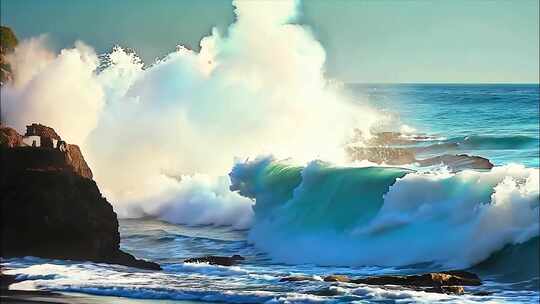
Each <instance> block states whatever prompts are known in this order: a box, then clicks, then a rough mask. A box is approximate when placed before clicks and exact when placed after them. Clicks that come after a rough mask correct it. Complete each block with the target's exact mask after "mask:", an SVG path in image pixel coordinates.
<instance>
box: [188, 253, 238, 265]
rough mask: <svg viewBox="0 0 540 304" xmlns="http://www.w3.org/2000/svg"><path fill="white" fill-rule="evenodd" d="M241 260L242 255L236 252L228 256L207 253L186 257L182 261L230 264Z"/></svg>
mask: <svg viewBox="0 0 540 304" xmlns="http://www.w3.org/2000/svg"><path fill="white" fill-rule="evenodd" d="M243 260H244V257H242V256H240V255H237V254H235V255H233V256H230V257H226V256H214V255H207V256H203V257H197V258H189V259H186V260H184V263H208V264H210V265H221V266H232V265H234V264H237V263H238V262H240V261H243Z"/></svg>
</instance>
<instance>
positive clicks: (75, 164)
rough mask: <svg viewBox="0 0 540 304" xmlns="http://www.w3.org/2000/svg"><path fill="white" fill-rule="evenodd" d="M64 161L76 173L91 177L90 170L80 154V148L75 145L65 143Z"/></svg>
mask: <svg viewBox="0 0 540 304" xmlns="http://www.w3.org/2000/svg"><path fill="white" fill-rule="evenodd" d="M66 163H67V164H68V165H69V166H71V168H73V171H74V172H75V173H76V174H79V175H80V176H82V177H86V178H90V179H92V177H93V175H92V170H90V167H88V164H87V163H86V161H85V160H84V157H83V156H82V152H81V149H79V146H77V145H70V144H68V145H67V154H66Z"/></svg>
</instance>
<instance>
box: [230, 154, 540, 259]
mask: <svg viewBox="0 0 540 304" xmlns="http://www.w3.org/2000/svg"><path fill="white" fill-rule="evenodd" d="M538 176H539V171H538V169H528V168H525V167H523V166H519V165H510V166H504V167H497V168H494V169H493V170H491V171H489V172H475V171H463V172H460V173H457V174H451V173H436V174H435V173H429V174H425V173H424V174H421V173H414V172H411V171H409V170H405V169H398V168H385V167H364V168H350V167H349V168H347V167H336V166H332V165H330V164H325V163H321V162H313V163H311V164H310V165H308V166H307V167H305V168H303V167H295V166H290V165H289V164H282V163H280V162H276V161H275V160H272V159H268V158H266V159H257V160H254V161H252V162H247V163H239V164H237V165H236V166H235V168H234V169H233V171H232V172H231V180H232V182H233V184H232V189H234V190H237V191H238V192H239V193H240V194H242V195H244V196H247V197H252V198H255V199H256V205H255V207H254V210H255V222H254V224H253V227H252V229H251V230H250V234H249V239H250V240H251V241H252V242H253V243H254V244H255V245H256V246H257V247H259V248H260V249H262V250H264V251H267V252H269V253H270V255H271V256H272V257H273V258H274V259H276V260H278V261H282V262H285V263H315V264H319V265H320V264H323V265H382V266H401V265H410V264H415V263H424V262H434V263H436V264H439V265H444V266H446V267H469V266H472V265H474V264H476V263H478V262H480V261H482V260H484V259H486V258H488V257H489V256H490V255H491V254H492V253H494V252H495V251H497V250H499V249H501V248H503V247H504V246H505V245H510V244H520V243H524V242H526V241H527V240H529V239H531V238H533V237H535V236H538V229H539V226H538V225H539V222H538V212H539V204H538V202H539V187H538V185H539V177H538ZM425 189H429V191H425ZM320 248H325V250H324V251H321V250H319V249H320ZM397 251H399V253H397Z"/></svg>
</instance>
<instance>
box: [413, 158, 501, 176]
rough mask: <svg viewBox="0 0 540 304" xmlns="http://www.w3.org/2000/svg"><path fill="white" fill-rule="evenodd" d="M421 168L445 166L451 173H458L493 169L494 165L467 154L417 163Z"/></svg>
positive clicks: (418, 161) (487, 160)
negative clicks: (466, 170) (469, 170)
mask: <svg viewBox="0 0 540 304" xmlns="http://www.w3.org/2000/svg"><path fill="white" fill-rule="evenodd" d="M416 162H417V163H418V164H420V166H422V167H426V166H433V165H437V164H444V165H445V166H447V167H448V168H449V169H450V170H451V171H454V172H457V171H461V170H465V169H480V170H482V169H491V168H493V164H492V163H491V162H490V161H489V159H487V158H483V157H480V156H474V155H473V156H471V155H467V154H458V155H450V154H444V155H439V156H435V157H431V158H427V159H421V160H417V161H416Z"/></svg>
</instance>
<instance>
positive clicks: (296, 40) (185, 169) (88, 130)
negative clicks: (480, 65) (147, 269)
mask: <svg viewBox="0 0 540 304" xmlns="http://www.w3.org/2000/svg"><path fill="white" fill-rule="evenodd" d="M234 6H235V13H236V16H237V20H236V21H235V23H233V24H232V25H231V26H230V28H229V29H228V31H227V32H226V33H220V32H219V31H218V30H216V29H214V30H213V31H212V33H211V35H209V36H207V37H205V38H203V39H202V40H201V43H200V51H193V50H189V49H186V48H185V47H182V46H179V47H178V48H177V50H176V51H175V52H172V53H170V54H168V55H167V56H165V57H164V58H162V59H160V60H158V61H156V62H155V63H153V64H152V65H150V66H144V64H143V63H142V62H141V60H140V59H139V58H138V57H137V56H136V55H135V54H133V53H131V52H127V51H125V50H123V49H122V48H120V47H115V48H114V49H113V50H112V51H111V52H110V53H109V54H105V55H100V56H98V55H97V54H96V53H95V52H94V50H93V49H92V48H91V47H89V46H87V45H85V44H84V43H82V42H77V43H76V44H75V47H74V48H71V49H64V50H62V51H61V52H60V53H59V54H55V53H53V52H51V51H50V50H48V48H47V47H46V37H38V38H33V39H30V40H28V41H25V42H23V43H21V45H20V46H19V47H18V48H17V49H16V51H15V53H14V54H13V55H12V56H11V57H10V58H9V61H10V63H11V65H12V68H13V71H14V74H15V79H14V82H13V83H12V84H9V85H7V86H5V87H3V88H2V91H1V94H2V96H1V97H2V102H3V112H2V115H3V116H2V121H5V122H6V123H7V124H8V125H10V126H13V127H15V128H16V129H18V130H22V129H23V128H24V126H25V125H26V124H29V123H31V122H40V123H44V124H46V125H49V126H51V127H53V128H55V129H56V130H58V131H59V132H60V133H62V134H65V137H66V140H67V141H69V142H73V143H78V144H80V145H81V146H82V148H83V150H84V152H85V155H86V156H87V159H88V161H89V163H90V166H91V167H92V168H93V171H94V173H95V174H94V175H95V178H96V180H97V182H98V183H99V185H100V188H101V189H102V191H103V192H104V194H105V195H106V196H107V197H108V199H109V200H110V201H111V202H113V204H114V207H115V210H116V211H117V212H118V213H119V215H120V216H122V217H140V216H147V215H150V216H155V217H158V218H160V219H162V220H166V221H168V222H171V223H177V224H186V225H219V226H232V227H234V228H236V229H249V240H250V241H251V242H252V243H253V244H255V246H256V247H257V248H259V249H261V250H263V251H265V252H268V253H269V254H270V256H271V257H273V258H274V259H276V260H278V261H282V262H286V263H316V264H322V265H382V266H399V265H409V264H415V263H425V262H432V263H435V264H438V265H443V266H445V267H469V266H472V265H475V264H477V263H479V262H482V261H484V260H486V259H487V258H488V257H489V256H490V255H492V254H493V253H495V252H497V251H499V250H501V249H503V248H504V247H505V246H509V245H518V244H525V243H527V242H530V241H531V240H532V241H536V243H538V242H537V240H538V235H539V227H538V225H539V220H538V214H539V177H538V176H539V170H538V169H532V168H525V167H523V166H520V165H508V166H503V167H495V168H494V169H491V170H490V171H487V172H476V171H471V170H466V171H462V172H459V173H450V172H446V171H444V170H442V171H434V172H427V173H426V172H423V173H419V172H415V171H414V170H409V169H399V168H389V167H382V166H371V167H366V166H359V165H358V164H347V163H346V161H345V155H344V150H345V149H344V147H345V144H346V143H347V142H348V140H349V139H350V138H351V136H353V133H354V132H353V130H354V129H356V130H361V131H362V132H363V134H369V131H370V130H371V129H372V128H374V127H377V126H380V125H381V124H384V123H387V122H386V121H385V116H384V115H383V114H381V113H378V112H377V111H376V110H374V109H371V108H369V107H368V106H364V105H363V104H362V102H361V101H358V100H354V99H353V98H352V97H351V96H348V95H347V94H345V93H344V92H343V91H342V90H341V89H340V85H339V83H337V82H336V81H332V80H329V79H327V78H325V73H324V63H325V51H324V49H323V47H322V46H321V45H320V43H319V42H318V41H317V40H316V39H315V37H314V35H313V34H312V33H311V31H310V30H309V28H307V27H305V26H301V25H297V24H292V23H291V21H294V18H295V17H296V15H297V13H298V12H297V3H296V2H295V1H278V2H272V3H270V2H255V1H234ZM261 6H266V7H261ZM260 11H265V14H264V15H261V14H259V12H260ZM29 59H31V60H29ZM398 127H399V126H398ZM260 155H273V156H267V157H261V156H260ZM249 158H251V159H252V160H249ZM282 159H286V160H282ZM231 168H232V169H231ZM229 172H230V174H229V175H227V174H228V173H229ZM321 248H325V250H320V249H321Z"/></svg>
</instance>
